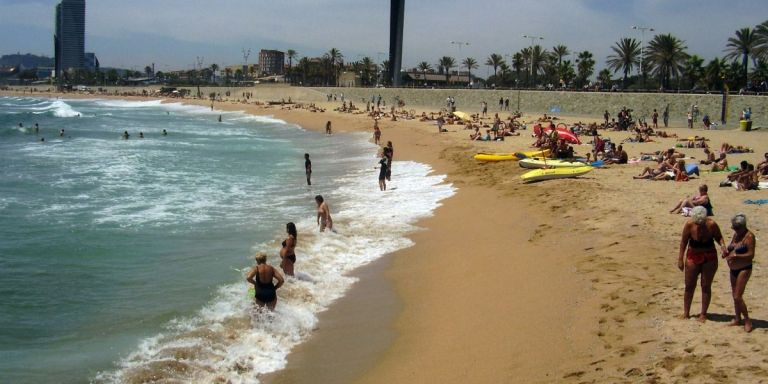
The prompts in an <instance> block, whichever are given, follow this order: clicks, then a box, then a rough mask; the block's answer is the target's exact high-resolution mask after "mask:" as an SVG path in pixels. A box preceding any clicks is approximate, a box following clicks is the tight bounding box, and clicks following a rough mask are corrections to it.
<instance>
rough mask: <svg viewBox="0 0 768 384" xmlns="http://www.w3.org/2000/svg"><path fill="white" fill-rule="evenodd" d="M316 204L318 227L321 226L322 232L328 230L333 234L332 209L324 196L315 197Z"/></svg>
mask: <svg viewBox="0 0 768 384" xmlns="http://www.w3.org/2000/svg"><path fill="white" fill-rule="evenodd" d="M315 202H316V203H317V225H319V226H320V232H325V229H326V228H328V229H329V230H330V231H331V232H336V231H334V230H333V219H331V209H330V208H329V207H328V203H326V202H325V200H324V199H323V196H322V195H317V196H315Z"/></svg>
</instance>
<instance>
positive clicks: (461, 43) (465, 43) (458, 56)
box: [446, 41, 471, 85]
mask: <svg viewBox="0 0 768 384" xmlns="http://www.w3.org/2000/svg"><path fill="white" fill-rule="evenodd" d="M451 44H453V45H455V46H456V47H457V48H458V55H457V57H456V59H457V60H461V46H463V45H469V43H468V42H466V41H451ZM460 63H461V61H459V64H457V65H456V66H457V67H459V68H461V64H460ZM456 73H459V72H458V71H456ZM450 77H451V74H450V73H449V74H448V78H449V79H450ZM470 80H471V79H470ZM446 85H447V84H446Z"/></svg>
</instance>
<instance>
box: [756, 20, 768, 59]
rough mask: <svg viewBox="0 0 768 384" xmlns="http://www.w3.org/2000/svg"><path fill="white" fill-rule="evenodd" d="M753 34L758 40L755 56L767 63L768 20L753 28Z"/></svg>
mask: <svg viewBox="0 0 768 384" xmlns="http://www.w3.org/2000/svg"><path fill="white" fill-rule="evenodd" d="M755 34H756V35H757V39H758V42H757V47H755V54H756V55H757V57H758V58H760V59H762V60H764V61H768V20H766V21H763V22H762V23H760V24H759V25H758V26H757V27H755Z"/></svg>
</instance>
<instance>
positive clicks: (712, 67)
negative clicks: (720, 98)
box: [704, 57, 728, 91]
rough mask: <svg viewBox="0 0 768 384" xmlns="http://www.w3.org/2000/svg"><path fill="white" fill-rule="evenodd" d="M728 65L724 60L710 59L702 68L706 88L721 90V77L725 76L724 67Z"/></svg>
mask: <svg viewBox="0 0 768 384" xmlns="http://www.w3.org/2000/svg"><path fill="white" fill-rule="evenodd" d="M726 65H728V64H727V63H726V62H725V60H722V59H718V58H717V57H716V58H714V59H712V61H710V62H709V63H708V64H707V66H706V67H705V68H704V79H705V81H706V83H707V89H708V90H719V91H722V90H723V77H724V76H725V73H724V72H725V67H726Z"/></svg>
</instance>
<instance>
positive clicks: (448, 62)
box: [437, 56, 456, 85]
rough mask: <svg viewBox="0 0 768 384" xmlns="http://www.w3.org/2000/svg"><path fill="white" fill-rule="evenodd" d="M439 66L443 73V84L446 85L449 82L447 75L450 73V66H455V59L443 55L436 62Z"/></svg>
mask: <svg viewBox="0 0 768 384" xmlns="http://www.w3.org/2000/svg"><path fill="white" fill-rule="evenodd" d="M437 65H439V66H440V68H441V69H440V71H441V72H443V71H445V72H443V73H445V84H446V85H448V82H449V76H450V75H451V68H453V67H455V66H456V60H455V59H454V58H453V57H450V56H443V57H441V58H440V61H439V62H438V64H437Z"/></svg>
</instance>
